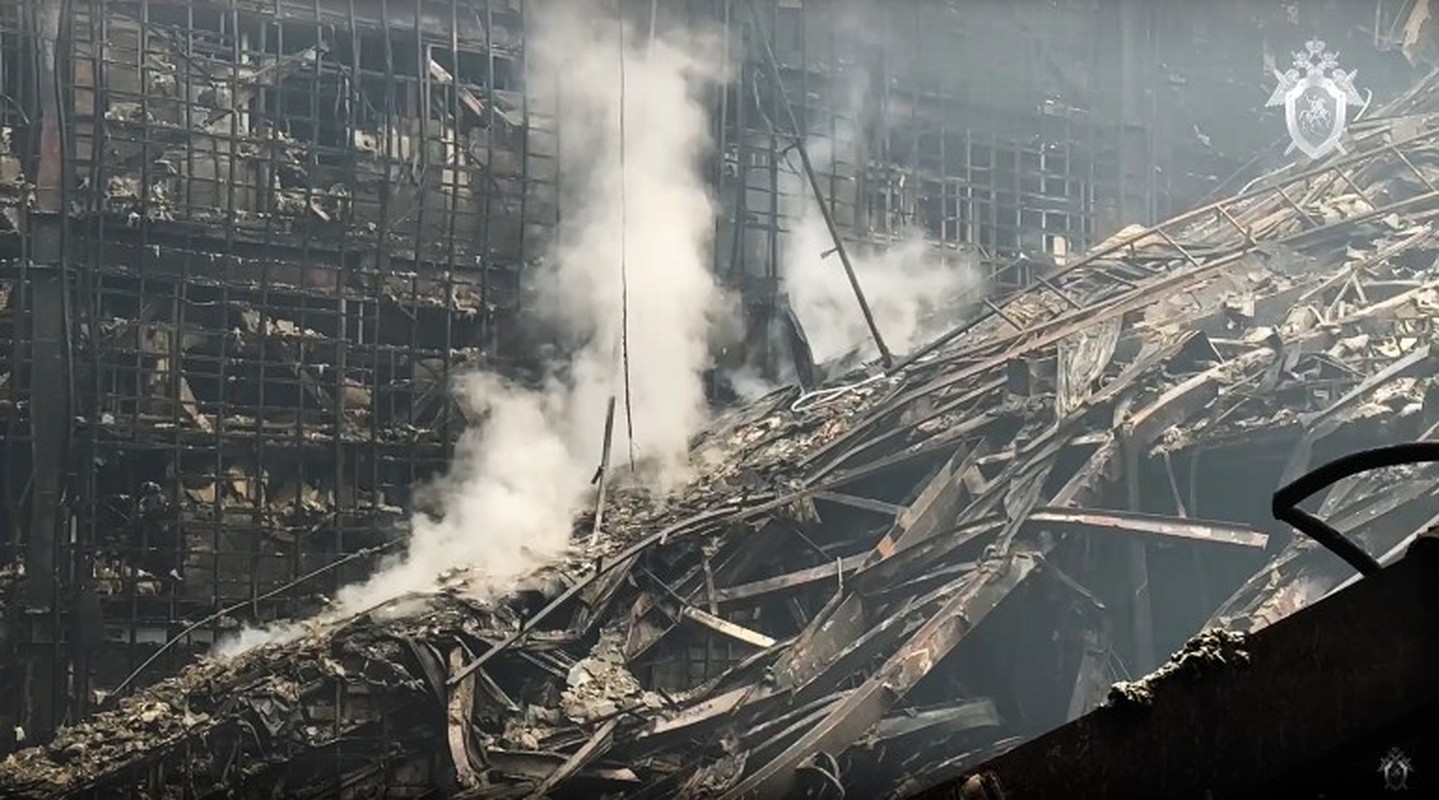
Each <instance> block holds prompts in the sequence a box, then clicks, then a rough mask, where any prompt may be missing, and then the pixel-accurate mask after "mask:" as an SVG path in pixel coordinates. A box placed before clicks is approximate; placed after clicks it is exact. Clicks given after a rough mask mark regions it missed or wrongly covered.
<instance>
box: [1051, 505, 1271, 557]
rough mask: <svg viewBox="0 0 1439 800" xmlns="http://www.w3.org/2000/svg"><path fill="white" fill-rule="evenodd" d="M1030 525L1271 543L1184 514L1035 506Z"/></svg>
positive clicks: (1253, 546) (1260, 545)
mask: <svg viewBox="0 0 1439 800" xmlns="http://www.w3.org/2000/svg"><path fill="white" fill-rule="evenodd" d="M1027 524H1029V525H1031V526H1034V527H1040V528H1049V529H1051V530H1056V531H1065V532H1069V531H1077V532H1087V531H1104V532H1109V533H1125V534H1140V535H1144V536H1154V537H1158V538H1164V539H1188V540H1191V541H1196V542H1208V543H1211V544H1222V545H1230V546H1233V547H1245V548H1250V549H1259V550H1262V549H1264V548H1265V547H1267V546H1268V544H1269V536H1268V535H1267V534H1264V533H1260V532H1259V531H1256V530H1254V529H1253V528H1248V527H1245V526H1243V525H1234V524H1231V523H1227V522H1212V521H1208V520H1197V519H1192V518H1185V517H1166V516H1160V515H1155V514H1140V513H1136V512H1132V511H1098V510H1080V509H1073V508H1036V509H1035V510H1034V511H1032V512H1030V514H1029V519H1028V523H1027Z"/></svg>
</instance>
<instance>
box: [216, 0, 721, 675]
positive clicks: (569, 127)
mask: <svg viewBox="0 0 1439 800" xmlns="http://www.w3.org/2000/svg"><path fill="white" fill-rule="evenodd" d="M593 16H594V15H590V14H585V13H576V11H575V9H574V7H573V6H571V5H569V4H568V3H554V4H552V5H549V6H547V7H546V8H545V9H543V10H542V11H541V12H540V14H539V15H537V17H535V18H533V19H534V27H533V28H532V29H531V31H532V32H531V35H530V41H529V47H530V59H531V66H532V72H531V78H530V81H531V84H530V89H529V91H531V93H532V95H541V94H543V93H545V92H558V94H557V95H556V96H553V97H548V98H544V99H545V100H550V99H553V100H555V101H557V102H556V105H555V108H556V109H557V114H558V125H559V130H560V133H561V137H562V138H561V142H562V152H561V159H560V163H561V168H562V170H563V177H562V184H561V185H562V187H563V191H564V197H563V198H562V204H563V206H562V207H563V215H562V229H561V231H560V232H559V234H558V237H557V242H556V246H555V249H554V252H553V253H552V255H551V257H550V258H549V259H548V260H547V266H546V267H545V268H544V271H545V274H544V275H543V276H542V278H541V280H540V281H539V283H538V286H539V291H540V293H541V297H540V304H539V305H540V310H541V312H542V313H543V315H544V316H545V317H546V318H547V319H548V320H549V321H550V322H551V323H552V324H553V325H554V326H555V327H556V329H557V330H558V332H559V333H561V334H562V335H563V338H564V339H565V341H566V342H567V344H568V348H567V350H568V352H569V353H570V355H569V357H568V359H567V361H566V363H562V364H556V365H552V369H551V370H550V374H549V376H548V378H547V379H546V381H545V383H544V385H543V386H542V387H541V388H533V387H521V386H516V385H513V384H511V383H507V382H506V381H504V380H502V379H501V378H499V377H497V376H494V375H490V374H473V375H470V376H468V377H467V378H465V379H464V380H462V381H460V382H459V385H458V386H457V387H456V388H457V391H458V397H459V399H460V401H461V403H462V405H464V406H465V407H466V410H467V411H468V412H470V414H471V419H472V420H473V422H472V424H471V426H470V428H469V429H468V430H467V431H466V432H465V434H464V435H463V436H462V437H461V439H460V441H459V444H458V447H457V448H456V452H455V456H454V462H453V463H452V464H451V465H450V469H449V472H448V474H447V475H446V476H444V477H443V478H442V479H441V480H439V481H438V482H437V483H436V484H435V485H433V486H431V487H429V490H430V492H431V494H432V496H433V497H435V498H437V500H438V502H437V504H436V505H437V506H438V513H437V514H436V515H435V516H430V515H426V514H421V513H416V514H415V515H414V518H413V520H412V527H413V531H412V538H411V541H410V542H409V545H408V550H407V551H406V552H405V553H404V554H403V555H402V556H400V557H397V558H395V559H393V560H392V561H391V563H388V564H386V565H383V566H382V567H381V569H380V570H379V571H378V572H376V573H375V574H374V575H373V576H372V577H371V578H370V579H368V580H366V581H364V582H362V583H359V584H356V585H353V586H350V587H348V588H346V589H344V590H342V591H341V593H340V594H339V596H338V597H337V598H336V604H335V607H333V608H332V609H331V610H330V611H329V612H327V614H326V617H328V618H342V617H345V616H349V615H351V614H354V613H357V612H360V611H364V610H366V609H368V608H372V607H374V606H376V605H378V604H381V603H385V602H388V601H393V600H395V599H397V598H401V597H403V596H405V595H408V594H411V593H417V592H425V591H427V590H430V589H433V588H434V587H435V586H436V578H437V576H438V575H440V574H441V573H442V572H446V571H453V570H455V569H456V568H464V569H465V578H466V584H465V585H466V589H467V590H468V591H470V592H472V593H475V594H477V595H480V596H493V595H494V594H496V593H502V592H504V591H507V590H509V589H512V588H514V587H515V586H516V584H517V583H518V582H520V581H522V580H523V579H524V578H525V577H526V576H527V575H529V574H531V573H533V571H534V570H535V569H537V568H539V567H542V566H544V565H546V564H548V563H552V562H554V561H556V560H557V559H559V558H561V557H562V556H563V555H564V554H565V553H566V551H567V550H568V549H569V547H570V543H571V538H572V533H573V531H572V523H573V519H574V515H575V513H576V512H578V511H580V510H581V509H582V508H584V507H586V506H587V505H588V504H589V503H592V502H593V500H592V497H591V495H592V492H591V490H590V486H589V479H590V477H591V476H592V474H593V473H594V470H595V468H596V467H597V466H598V464H599V462H600V449H601V439H602V434H603V428H604V416H605V410H606V405H607V401H608V398H609V397H611V396H617V397H618V398H619V402H618V408H619V410H617V412H616V421H615V437H614V439H615V442H614V448H613V451H612V457H611V464H612V470H614V471H615V472H619V471H620V469H621V468H622V466H623V465H624V464H625V463H626V462H627V461H628V460H629V457H630V452H631V451H630V444H629V441H628V438H627V435H626V434H627V430H626V428H627V426H626V422H625V415H624V412H623V407H624V395H625V389H624V385H623V378H622V372H621V371H620V363H619V362H620V361H621V359H620V358H619V357H618V355H619V351H620V348H619V347H618V346H617V345H618V342H619V341H620V340H621V329H622V316H623V315H622V308H623V307H624V306H627V308H628V324H627V326H624V327H625V328H627V331H628V335H627V336H626V337H624V338H625V339H626V340H627V343H628V351H629V352H628V355H629V357H628V362H629V373H630V381H629V383H630V396H631V402H632V411H633V413H632V416H633V420H634V452H635V454H636V456H637V463H638V464H639V466H640V469H641V470H642V476H643V479H644V480H645V481H646V483H647V484H649V485H651V486H660V487H673V486H675V485H677V484H679V483H680V482H682V481H684V480H685V479H686V477H687V475H686V473H687V471H688V470H687V467H688V450H689V446H688V445H689V440H690V438H691V437H692V436H693V435H694V434H695V433H696V432H697V431H698V430H699V428H700V427H701V426H702V425H703V424H704V423H705V421H706V403H705V397H704V391H703V383H702V376H703V373H704V370H705V369H706V367H707V366H708V362H709V352H710V349H709V338H710V334H711V330H712V328H713V323H714V317H715V314H716V313H717V312H718V311H719V310H720V309H721V308H722V303H721V300H722V298H721V293H720V290H719V288H718V287H717V286H716V284H715V282H714V280H713V278H712V276H711V271H710V266H709V265H710V258H711V254H710V248H711V245H712V242H711V239H712V233H713V226H714V209H713V207H712V205H711V202H710V197H709V189H708V184H707V182H706V180H705V177H704V175H703V173H702V170H701V167H702V164H701V159H702V157H703V156H704V155H705V154H706V152H707V151H708V149H709V148H710V146H711V142H710V137H709V129H708V122H709V119H708V112H707V106H706V104H705V103H704V102H703V99H702V97H701V96H700V95H701V94H702V93H703V92H704V91H705V90H706V89H707V88H710V87H712V86H713V85H714V84H716V83H717V82H720V81H722V80H724V78H725V76H724V75H723V74H721V73H722V70H721V69H720V68H719V67H718V66H717V65H719V64H721V63H723V62H722V59H721V58H720V56H721V52H720V50H719V48H718V46H717V43H718V39H715V38H713V37H709V36H706V35H704V34H702V33H695V32H685V31H669V32H665V33H663V34H661V35H660V36H659V37H658V38H656V39H655V40H654V41H653V42H650V41H649V37H648V34H647V33H645V34H640V33H638V32H637V29H635V28H629V27H627V28H626V29H625V30H624V31H623V35H621V31H620V29H619V26H618V24H617V23H616V21H615V20H614V19H613V18H610V19H608V20H603V19H602V20H598V21H597V20H595V19H594V18H593ZM622 39H623V42H624V51H625V58H624V75H625V78H624V81H623V91H622V87H621V83H622V82H621V64H620V52H621V40H622ZM555 87H557V88H555ZM621 97H623V105H624V110H625V114H624V125H625V136H624V148H623V152H622V149H621V146H620V143H621V137H620V133H619V108H620V105H621ZM622 193H623V198H624V202H623V203H621V202H620V200H621V196H622ZM622 231H627V233H628V235H627V236H625V237H624V238H623V239H622V238H621V232H622ZM622 260H623V262H624V266H625V272H626V273H627V275H628V291H627V293H625V292H623V291H622V287H621V262H622ZM626 294H627V302H626V301H625V300H626V298H625V295H626ZM300 632H301V629H300V628H299V627H298V626H296V625H288V626H282V627H273V628H269V629H266V630H262V631H247V632H245V633H244V634H242V635H241V636H240V637H238V638H237V639H236V640H234V641H231V642H228V643H226V644H224V645H222V647H220V648H219V652H220V654H222V655H223V654H227V653H234V652H236V651H239V650H243V649H248V648H249V647H251V646H254V645H256V644H260V643H263V642H269V641H276V640H280V639H286V638H293V637H294V636H296V635H298V634H299V633H300Z"/></svg>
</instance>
